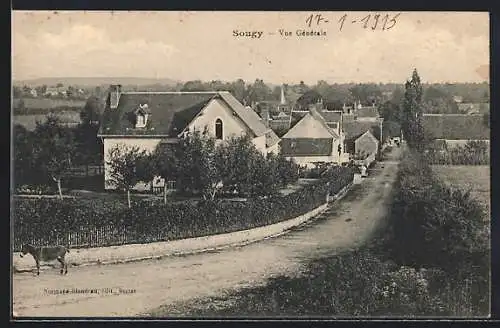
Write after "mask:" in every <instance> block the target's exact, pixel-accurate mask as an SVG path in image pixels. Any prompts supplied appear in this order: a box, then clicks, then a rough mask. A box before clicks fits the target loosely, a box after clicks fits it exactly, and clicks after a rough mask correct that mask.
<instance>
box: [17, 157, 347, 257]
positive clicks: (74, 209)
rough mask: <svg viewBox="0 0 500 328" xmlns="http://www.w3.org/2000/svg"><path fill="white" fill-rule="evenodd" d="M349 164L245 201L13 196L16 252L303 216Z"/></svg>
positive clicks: (338, 185) (176, 235)
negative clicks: (159, 201)
mask: <svg viewBox="0 0 500 328" xmlns="http://www.w3.org/2000/svg"><path fill="white" fill-rule="evenodd" d="M353 177H354V175H353V172H352V169H350V168H344V167H338V168H332V169H331V170H329V171H328V173H327V174H326V175H325V176H324V178H323V179H320V180H318V181H316V182H315V183H312V184H310V185H306V186H304V187H303V188H302V189H299V190H297V191H295V192H293V193H291V194H288V195H273V196H268V197H254V198H249V199H247V200H246V201H229V200H222V199H218V200H217V199H216V200H213V201H211V200H207V201H197V202H195V201H193V202H178V203H174V202H168V203H167V204H157V203H148V202H147V201H140V202H136V203H135V204H133V206H131V207H130V208H128V207H127V206H124V204H123V202H112V201H109V200H108V201H100V200H99V199H89V200H83V199H70V200H59V199H44V198H41V199H26V198H15V199H14V203H13V210H14V243H15V245H14V250H16V251H17V250H19V248H20V246H21V244H22V243H27V242H31V243H34V244H37V245H49V244H64V245H66V244H67V245H69V246H70V247H100V246H110V245H121V244H128V243H147V242H155V241H165V240H174V239H182V238H189V237H198V236H204V235H211V234H219V233H225V232H232V231H238V230H243V229H249V228H253V227H258V226H263V225H268V224H272V223H276V222H280V221H284V220H287V219H291V218H294V217H297V216H300V215H302V214H304V213H306V212H308V211H310V210H312V209H314V208H316V207H318V206H320V205H322V204H324V203H325V201H326V196H327V193H328V191H330V194H335V193H337V192H338V191H340V190H341V189H342V188H344V187H346V186H347V185H348V184H349V183H351V182H352V180H353Z"/></svg>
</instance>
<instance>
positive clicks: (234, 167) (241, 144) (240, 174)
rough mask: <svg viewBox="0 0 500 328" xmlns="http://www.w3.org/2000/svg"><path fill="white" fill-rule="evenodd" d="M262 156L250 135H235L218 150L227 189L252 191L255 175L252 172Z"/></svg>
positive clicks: (247, 193)
mask: <svg viewBox="0 0 500 328" xmlns="http://www.w3.org/2000/svg"><path fill="white" fill-rule="evenodd" d="M259 156H261V154H260V152H259V151H258V150H257V148H255V145H254V144H253V143H252V140H251V139H250V137H249V136H247V135H244V136H241V137H233V138H231V139H229V140H228V141H227V143H226V144H224V145H223V146H221V148H220V149H219V151H218V168H219V170H220V174H221V176H222V183H223V185H224V189H225V190H229V191H236V192H238V193H241V194H244V195H250V194H251V193H252V187H253V186H252V184H253V183H254V178H255V175H254V174H253V173H254V172H252V169H253V167H254V165H256V161H257V160H258V159H259Z"/></svg>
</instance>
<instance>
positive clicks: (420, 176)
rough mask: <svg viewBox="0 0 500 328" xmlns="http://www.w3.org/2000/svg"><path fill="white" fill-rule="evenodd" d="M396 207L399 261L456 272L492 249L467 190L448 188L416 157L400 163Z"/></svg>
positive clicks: (481, 210) (394, 224)
mask: <svg viewBox="0 0 500 328" xmlns="http://www.w3.org/2000/svg"><path fill="white" fill-rule="evenodd" d="M396 188H397V189H396V190H397V192H396V193H395V199H394V202H393V209H392V215H391V216H392V224H391V228H392V229H393V240H392V243H393V250H394V256H395V258H396V259H398V260H399V261H401V262H402V264H405V265H411V266H414V267H421V266H435V267H440V268H442V269H444V270H447V271H448V272H453V271H455V270H456V269H457V268H460V267H462V264H463V263H464V261H465V260H466V259H467V258H472V257H474V256H472V254H479V253H481V252H484V251H485V250H487V248H488V246H487V245H488V240H487V238H485V236H484V234H483V231H484V227H485V224H486V222H485V220H484V217H485V212H484V208H483V207H482V206H481V205H480V204H479V203H478V202H477V201H476V200H475V199H473V198H472V197H471V196H470V194H469V192H466V191H463V190H460V189H454V188H450V187H447V186H446V185H445V184H443V183H442V181H440V180H439V178H438V177H437V176H436V175H435V174H433V172H432V169H431V168H430V166H429V165H428V164H427V163H426V162H425V160H423V159H422V158H421V155H419V154H417V153H411V154H409V155H408V156H407V157H406V158H405V159H404V160H403V161H402V162H401V164H400V171H399V176H398V179H397V181H396Z"/></svg>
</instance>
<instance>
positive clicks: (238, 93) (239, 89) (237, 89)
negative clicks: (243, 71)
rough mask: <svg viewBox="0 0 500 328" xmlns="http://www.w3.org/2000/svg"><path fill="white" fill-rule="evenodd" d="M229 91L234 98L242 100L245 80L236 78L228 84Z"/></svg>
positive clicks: (244, 92) (244, 91) (244, 94)
mask: <svg viewBox="0 0 500 328" xmlns="http://www.w3.org/2000/svg"><path fill="white" fill-rule="evenodd" d="M229 91H231V93H232V94H233V96H234V97H235V98H236V99H238V100H239V101H240V102H243V101H244V99H245V97H246V85H245V81H243V80H242V79H238V80H237V81H236V82H233V83H231V84H230V85H229Z"/></svg>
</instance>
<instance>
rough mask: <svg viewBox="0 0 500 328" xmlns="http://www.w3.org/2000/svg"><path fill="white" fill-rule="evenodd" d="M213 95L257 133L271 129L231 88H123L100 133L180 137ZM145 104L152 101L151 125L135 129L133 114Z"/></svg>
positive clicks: (107, 109) (149, 104)
mask: <svg viewBox="0 0 500 328" xmlns="http://www.w3.org/2000/svg"><path fill="white" fill-rule="evenodd" d="M212 99H220V100H222V101H223V102H224V103H225V104H226V105H227V106H228V107H229V109H230V110H232V111H233V112H234V113H235V114H236V115H237V116H238V117H239V118H240V119H241V120H242V121H243V123H244V124H246V125H247V126H248V128H249V129H250V130H251V131H252V132H253V133H254V134H255V135H256V136H262V135H264V134H265V133H266V132H267V131H268V130H269V129H268V128H266V126H265V125H264V123H262V121H261V119H260V117H259V115H258V114H257V113H256V112H255V111H253V110H252V109H249V108H245V106H243V104H241V103H240V102H239V101H238V100H237V99H236V98H234V96H233V95H231V93H229V92H227V91H218V92H123V93H121V94H120V98H119V103H118V107H117V108H115V109H112V108H110V107H109V104H107V106H106V109H105V110H104V115H103V122H102V125H101V129H100V131H99V134H100V135H159V136H168V137H176V136H178V135H179V133H181V132H182V131H183V130H184V129H185V128H186V127H187V126H188V124H189V123H190V122H191V121H192V120H193V119H194V118H195V117H196V116H197V115H198V114H199V113H200V112H201V110H202V109H203V108H205V106H206V105H207V104H208V103H209V102H210V101H211V100H212ZM144 104H147V105H148V110H149V113H150V114H151V119H150V120H149V121H150V122H149V126H148V128H146V129H135V128H134V124H133V122H134V121H133V119H131V117H130V114H131V113H134V112H135V111H136V110H137V109H138V108H139V106H140V105H144Z"/></svg>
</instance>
